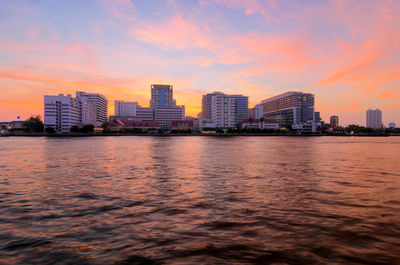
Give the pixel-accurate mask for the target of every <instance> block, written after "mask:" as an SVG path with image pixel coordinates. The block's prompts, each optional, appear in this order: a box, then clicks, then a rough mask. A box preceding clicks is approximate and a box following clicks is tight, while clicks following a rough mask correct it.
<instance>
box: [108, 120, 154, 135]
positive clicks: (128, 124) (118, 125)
mask: <svg viewBox="0 0 400 265" xmlns="http://www.w3.org/2000/svg"><path fill="white" fill-rule="evenodd" d="M160 128H161V127H160V125H159V124H158V123H157V122H155V121H128V120H114V121H113V122H111V124H110V130H111V131H112V132H119V131H123V130H132V129H141V130H142V131H149V130H159V129H160Z"/></svg>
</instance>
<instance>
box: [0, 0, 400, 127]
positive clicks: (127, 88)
mask: <svg viewBox="0 0 400 265" xmlns="http://www.w3.org/2000/svg"><path fill="white" fill-rule="evenodd" d="M61 5H63V6H60V10H55V9H54V7H52V6H49V5H48V4H46V3H45V2H42V1H40V0H38V1H35V2H30V1H24V0H22V1H21V2H20V3H19V4H17V3H14V2H5V1H4V2H0V9H1V10H3V12H4V14H6V15H5V16H4V20H5V21H6V22H7V23H0V57H1V58H2V60H1V61H0V103H1V105H0V120H11V119H15V117H16V116H18V115H20V116H22V117H23V118H26V117H28V116H29V115H31V114H43V105H42V102H43V95H45V94H58V93H64V94H66V93H71V94H74V93H75V91H77V90H80V91H87V92H99V93H102V94H104V95H105V96H106V97H107V98H108V99H109V102H110V110H109V113H110V114H112V113H113V101H114V100H126V101H128V100H129V101H138V102H139V104H141V105H143V106H148V101H149V99H150V84H151V83H156V82H160V81H162V82H164V83H172V84H173V85H174V91H175V98H176V99H177V103H178V104H185V105H186V111H187V114H188V115H191V116H196V114H197V113H198V112H199V111H200V110H201V109H200V108H201V96H202V95H203V94H205V93H208V92H212V91H223V92H226V93H241V94H245V95H248V96H249V97H250V102H251V104H252V105H254V104H257V103H259V102H260V101H261V100H263V99H265V98H267V97H270V96H273V95H276V94H279V93H283V92H286V91H289V90H291V91H293V90H300V91H309V92H312V93H315V95H316V98H317V106H316V107H317V110H321V114H322V117H323V118H324V119H325V120H328V119H329V116H330V115H339V116H340V120H341V122H343V123H344V124H348V123H359V124H364V122H365V121H364V119H365V117H364V116H365V110H366V109H368V108H376V107H379V108H381V109H382V110H383V116H384V122H385V123H387V122H391V121H394V122H396V123H398V124H400V114H399V113H400V28H399V27H398V25H399V24H400V15H399V14H400V2H398V1H389V0H387V1H386V0H384V1H373V0H366V1H362V2H361V1H359V2H351V3H350V2H349V1H339V0H325V1H314V2H311V1H310V2H307V3H305V2H302V1H298V3H295V2H291V3H282V2H280V1H272V0H270V1H263V0H249V1H239V0H229V1H228V0H200V1H199V2H198V3H196V2H190V3H189V2H186V1H181V2H180V1H172V0H169V1H160V2H159V4H158V5H153V6H151V4H149V3H147V2H146V1H143V2H141V1H130V0H101V1H98V2H93V3H82V4H80V5H79V6H78V5H76V6H74V5H72V4H71V3H68V2H65V3H62V4H61ZM65 8H67V9H68V10H75V11H76V12H75V13H74V14H76V15H75V16H74V17H72V18H70V14H67V13H63V12H64V11H62V10H64V9H65ZM54 17H57V18H62V19H60V20H57V19H54ZM66 17H68V18H70V19H69V20H68V21H69V22H68V24H66V22H65V21H67V20H66ZM63 19H65V21H64V20H63Z"/></svg>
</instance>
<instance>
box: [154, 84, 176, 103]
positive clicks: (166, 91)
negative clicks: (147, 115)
mask: <svg viewBox="0 0 400 265" xmlns="http://www.w3.org/2000/svg"><path fill="white" fill-rule="evenodd" d="M175 106H176V102H175V100H174V98H173V87H172V86H171V85H159V84H153V85H151V99H150V108H158V107H161V108H173V107H175Z"/></svg>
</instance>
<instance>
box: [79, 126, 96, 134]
mask: <svg viewBox="0 0 400 265" xmlns="http://www.w3.org/2000/svg"><path fill="white" fill-rule="evenodd" d="M93 131H94V126H93V125H91V124H87V125H84V126H83V127H82V129H81V132H83V133H91V132H93Z"/></svg>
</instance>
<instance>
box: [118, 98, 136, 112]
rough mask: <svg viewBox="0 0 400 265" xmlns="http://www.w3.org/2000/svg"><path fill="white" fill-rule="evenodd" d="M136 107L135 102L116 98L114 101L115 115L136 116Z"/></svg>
mask: <svg viewBox="0 0 400 265" xmlns="http://www.w3.org/2000/svg"><path fill="white" fill-rule="evenodd" d="M137 108H138V103H137V102H125V101H123V100H116V101H115V102H114V114H115V116H136V111H137Z"/></svg>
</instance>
